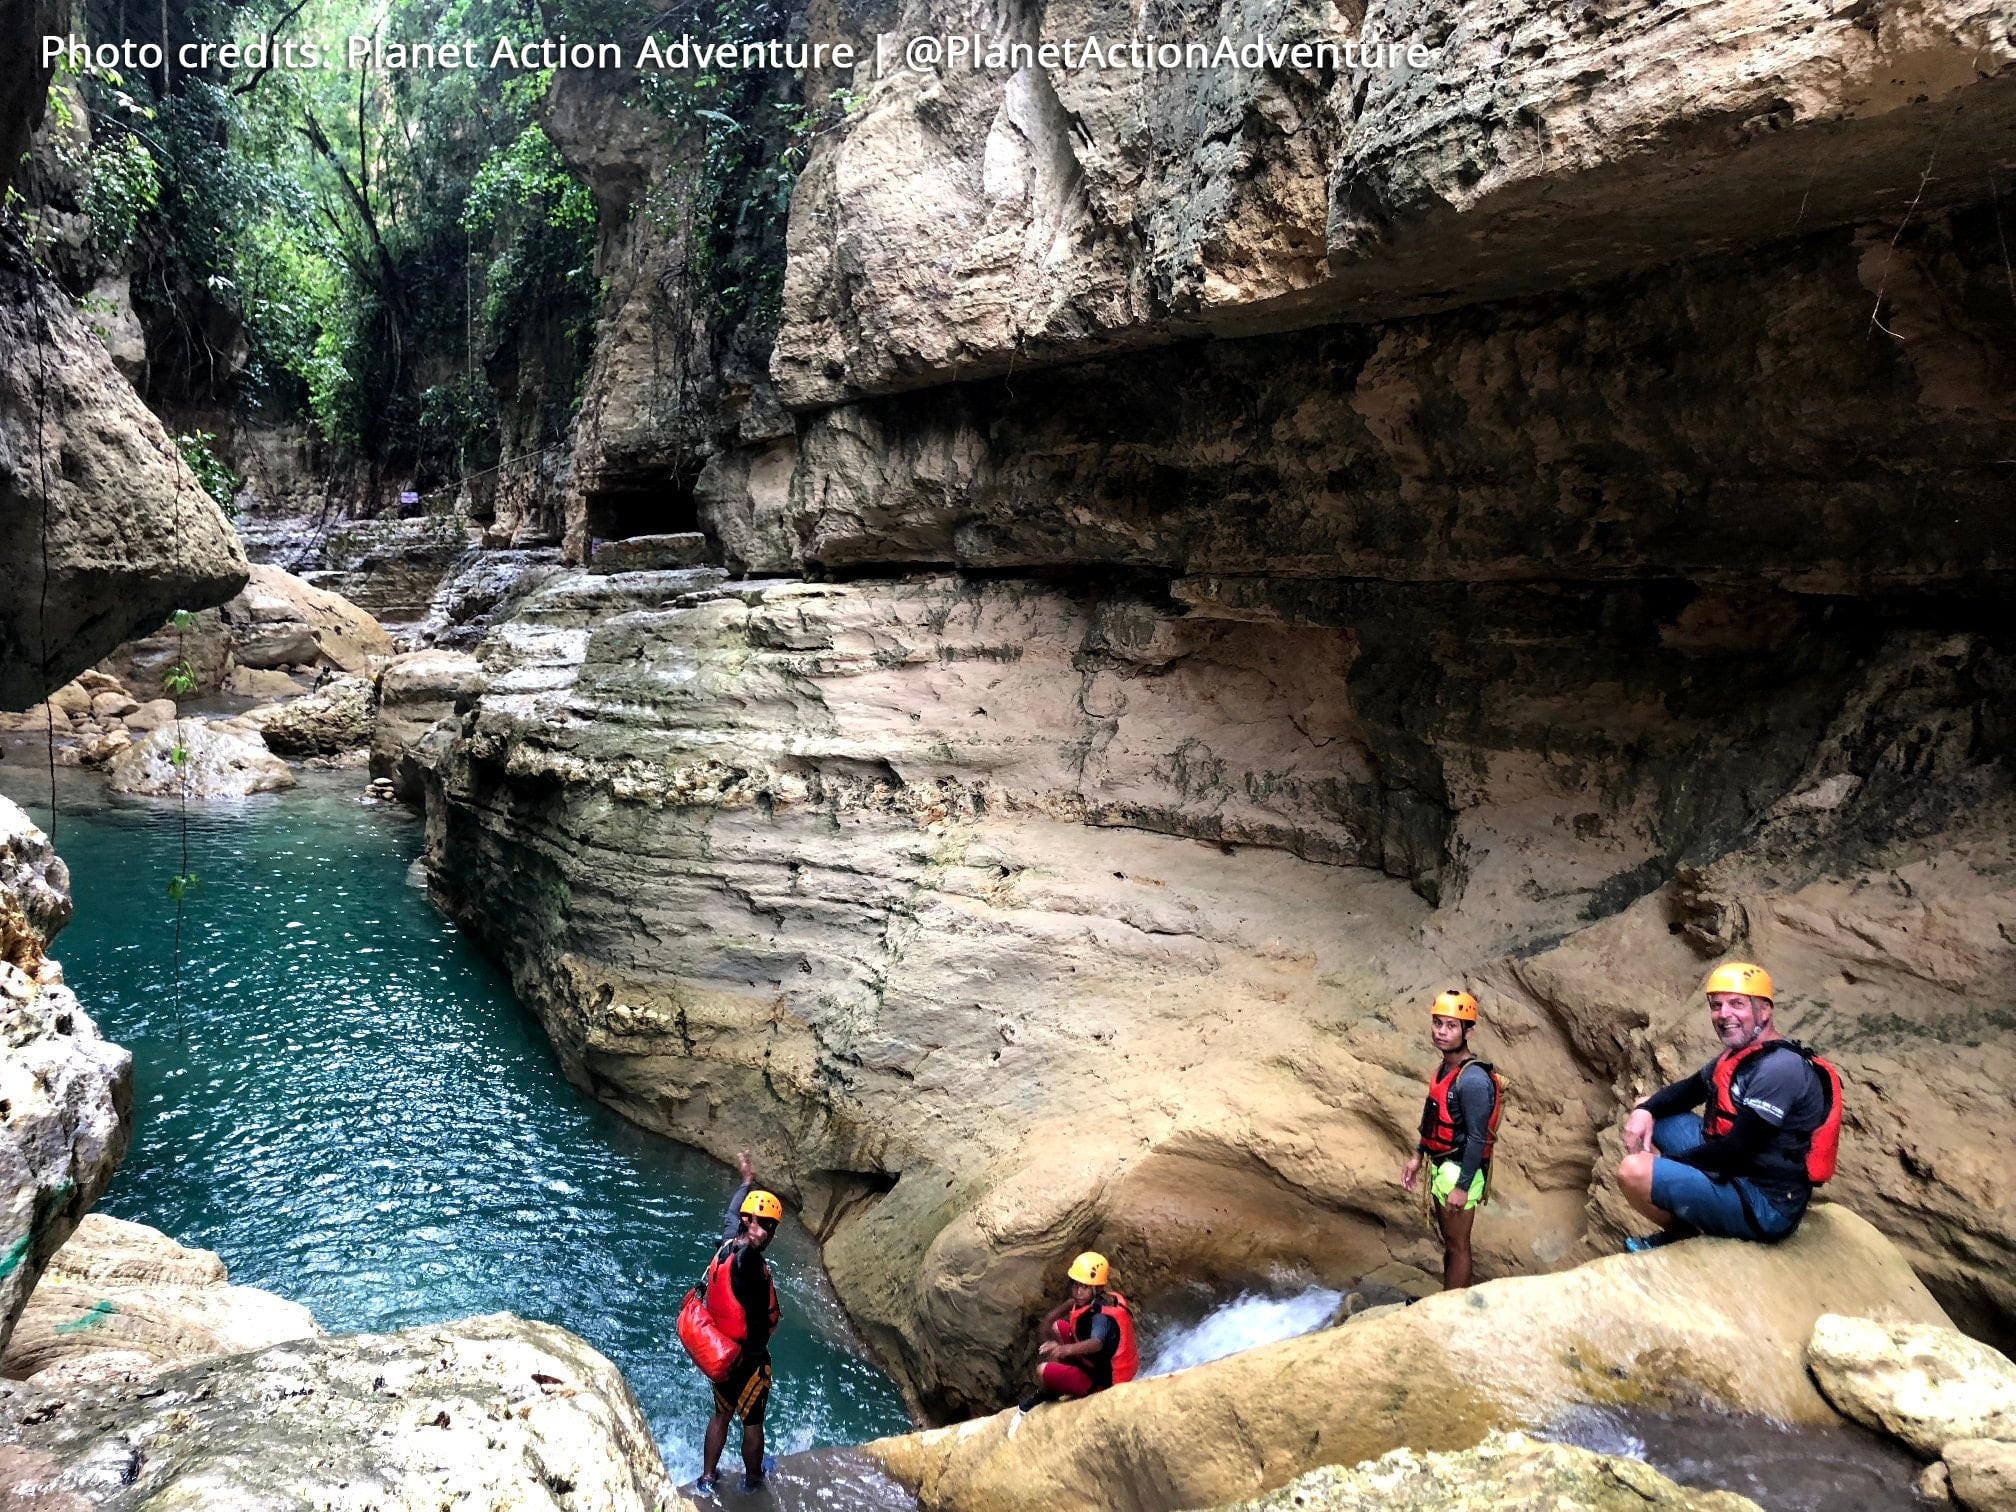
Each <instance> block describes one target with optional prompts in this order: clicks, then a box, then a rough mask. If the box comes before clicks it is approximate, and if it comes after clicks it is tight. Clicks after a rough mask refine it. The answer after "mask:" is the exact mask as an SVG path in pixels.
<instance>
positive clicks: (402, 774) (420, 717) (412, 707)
mask: <svg viewBox="0 0 2016 1512" xmlns="http://www.w3.org/2000/svg"><path fill="white" fill-rule="evenodd" d="M482 683H483V668H482V664H481V663H480V662H478V661H477V660H476V658H475V657H473V656H468V655H465V654H463V653H461V652H458V651H415V652H412V653H410V654H408V655H406V656H400V657H395V658H393V660H392V661H390V662H388V663H387V664H386V666H385V670H384V671H382V672H380V673H379V674H378V719H377V723H376V725H375V726H374V727H373V730H372V734H371V771H372V774H373V775H374V776H376V777H382V778H386V779H388V780H389V781H390V782H391V784H392V788H393V793H394V795H395V796H397V797H398V798H400V799H403V800H405V801H406V802H409V803H411V802H416V801H418V799H419V797H420V792H421V775H420V774H421V767H420V762H419V755H418V753H419V749H420V742H421V741H422V740H423V739H424V738H425V737H426V735H427V732H428V731H429V730H431V729H433V728H434V726H435V725H436V724H438V723H439V722H440V721H442V720H444V719H448V718H451V717H452V716H453V715H454V714H455V713H456V712H457V710H458V709H459V708H461V707H462V706H463V704H464V702H465V701H466V700H468V699H470V698H472V697H473V696H474V695H475V693H476V692H477V691H478V690H480V688H481V687H482Z"/></svg>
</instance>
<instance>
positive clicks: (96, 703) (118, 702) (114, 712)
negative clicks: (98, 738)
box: [91, 691, 140, 720]
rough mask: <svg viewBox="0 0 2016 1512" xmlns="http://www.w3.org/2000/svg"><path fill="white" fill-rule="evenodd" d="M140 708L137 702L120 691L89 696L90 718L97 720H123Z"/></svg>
mask: <svg viewBox="0 0 2016 1512" xmlns="http://www.w3.org/2000/svg"><path fill="white" fill-rule="evenodd" d="M139 707H140V703H139V700H137V699H135V698H133V697H132V696H131V695H129V694H127V693H125V692H120V691H107V692H103V693H94V694H93V695H92V696H91V717H92V718H93V719H98V720H107V719H124V718H125V717H126V716H127V715H128V714H131V713H134V712H135V711H136V710H138V709H139Z"/></svg>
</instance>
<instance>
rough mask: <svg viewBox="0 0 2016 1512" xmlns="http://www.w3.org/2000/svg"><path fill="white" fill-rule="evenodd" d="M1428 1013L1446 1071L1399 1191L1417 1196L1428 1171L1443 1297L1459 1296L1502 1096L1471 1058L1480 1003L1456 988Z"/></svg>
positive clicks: (1435, 1086) (1431, 1082)
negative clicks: (1456, 1293) (1439, 1246)
mask: <svg viewBox="0 0 2016 1512" xmlns="http://www.w3.org/2000/svg"><path fill="white" fill-rule="evenodd" d="M1428 1013H1429V1020H1428V1025H1429V1028H1428V1032H1429V1035H1430V1037H1431V1038H1432V1039H1433V1040H1434V1042H1435V1048H1436V1049H1437V1050H1440V1051H1441V1052H1442V1064H1441V1066H1440V1067H1439V1068H1437V1070H1436V1072H1435V1074H1434V1075H1433V1076H1431V1077H1430V1078H1429V1079H1428V1101H1427V1104H1426V1105H1425V1106H1424V1107H1423V1108H1422V1110H1421V1141H1420V1144H1419V1145H1418V1146H1417V1147H1416V1148H1415V1151H1414V1155H1413V1158H1412V1159H1410V1160H1409V1161H1408V1162H1407V1164H1406V1165H1405V1166H1403V1167H1402V1168H1401V1171H1400V1185H1401V1187H1402V1188H1403V1189H1404V1190H1406V1191H1408V1192H1412V1191H1414V1190H1415V1186H1416V1183H1418V1182H1419V1181H1420V1179H1421V1167H1422V1165H1423V1164H1424V1163H1426V1164H1428V1165H1429V1167H1430V1169H1429V1176H1428V1200H1429V1204H1430V1206H1431V1207H1433V1209H1434V1211H1435V1226H1436V1227H1437V1228H1438V1229H1439V1230H1440V1231H1441V1234H1442V1289H1443V1290H1444V1291H1456V1290H1457V1289H1459V1288H1461V1287H1465V1286H1468V1285H1469V1284H1470V1230H1471V1228H1472V1227H1473V1226H1474V1225H1475V1224H1476V1222H1477V1209H1478V1208H1479V1207H1480V1206H1481V1205H1482V1204H1483V1202H1484V1194H1485V1192H1486V1190H1487V1189H1488V1188H1489V1186H1490V1179H1491V1157H1492V1155H1493V1153H1494V1152H1495V1150H1496V1148H1497V1143H1498V1115H1499V1114H1500V1113H1501V1112H1502V1111H1503V1109H1504V1102H1505V1088H1504V1084H1503V1082H1501V1081H1500V1080H1499V1077H1498V1073H1497V1072H1496V1071H1495V1070H1493V1069H1492V1068H1491V1065H1490V1063H1489V1062H1488V1061H1482V1060H1479V1059H1478V1058H1477V1057H1476V1056H1474V1055H1472V1054H1471V1053H1470V1030H1471V1027H1472V1026H1473V1025H1474V1024H1476V1022H1477V999H1475V998H1474V997H1472V996H1471V995H1470V994H1469V993H1467V992H1465V991H1463V990H1462V989H1461V988H1460V987H1452V988H1450V989H1449V991H1447V992H1445V993H1443V994H1441V996H1439V997H1437V998H1436V999H1435V1002H1434V1004H1433V1005H1432V1006H1431V1007H1430V1008H1429V1010H1428Z"/></svg>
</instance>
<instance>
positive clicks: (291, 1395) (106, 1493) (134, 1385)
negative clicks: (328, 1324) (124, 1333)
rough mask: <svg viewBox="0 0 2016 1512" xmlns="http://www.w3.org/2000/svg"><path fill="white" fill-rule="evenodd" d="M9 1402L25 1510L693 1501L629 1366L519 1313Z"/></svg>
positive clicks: (231, 1510)
mask: <svg viewBox="0 0 2016 1512" xmlns="http://www.w3.org/2000/svg"><path fill="white" fill-rule="evenodd" d="M0 1391H4V1395H0V1439H4V1440H5V1441H6V1442H8V1443H10V1444H12V1445H14V1446H15V1455H16V1458H15V1461H14V1463H13V1465H12V1466H11V1467H10V1471H11V1475H10V1478H11V1479H12V1480H13V1481H14V1484H15V1489H16V1492H17V1494H20V1495H22V1496H24V1497H28V1496H35V1497H41V1498H45V1499H48V1500H54V1499H55V1498H58V1497H60V1496H62V1495H63V1494H65V1493H68V1494H70V1495H73V1496H79V1497H86V1498H88V1499H89V1502H90V1504H92V1505H95V1506H102V1507H112V1508H129V1509H135V1512H137V1509H139V1508H141V1507H143V1506H144V1507H147V1508H150V1509H156V1512H170V1509H177V1512H198V1509H202V1512H253V1509H258V1508H271V1507H341V1508H362V1507H371V1508H375V1509H378V1512H423V1509H424V1512H437V1509H439V1508H441V1507H445V1506H450V1505H454V1506H469V1507H488V1508H496V1509H504V1508H512V1509H525V1512H533V1509H544V1512H562V1509H569V1508H580V1509H594V1512H660V1509H675V1508H687V1507H689V1505H690V1504H689V1503H686V1502H685V1501H683V1500H682V1499H681V1498H680V1497H678V1496H677V1495H675V1494H674V1492H673V1490H672V1487H671V1484H670V1482H669V1481H668V1479H667V1477H666V1474H665V1468H664V1465H663V1463H662V1462H661V1461H660V1460H659V1458H658V1450H657V1447H656V1446H655V1444H654V1443H653V1442H652V1438H651V1431H650V1429H649V1427H648V1426H647V1425H646V1423H645V1421H644V1417H643V1414H642V1413H641V1412H640V1411H639V1410H638V1407H637V1403H636V1399H635V1398H634V1397H632V1396H631V1394H630V1389H629V1387H628V1386H627V1385H625V1384H624V1381H623V1377H622V1375H621V1374H620V1373H619V1372H618V1371H617V1369H616V1367H615V1366H613V1365H611V1364H610V1363H609V1361H607V1360H606V1359H604V1358H603V1357H602V1356H601V1355H600V1354H598V1353H596V1352H595V1350H593V1349H592V1348H590V1347H589V1346H588V1345H587V1344H586V1343H584V1342H583V1341H582V1340H580V1339H578V1338H576V1337H575V1336H574V1335H572V1334H570V1333H567V1332H566V1331H564V1330H562V1329H559V1328H555V1327H553V1326H551V1325H550V1324H545V1323H533V1322H527V1321H524V1320H522V1319H519V1318H515V1317H512V1316H510V1315H508V1314H496V1315H493V1316H490V1317H482V1318H467V1319H463V1320H461V1321H459V1322H456V1323H448V1324H441V1325H434V1326H429V1327H424V1328H409V1329H406V1330H404V1331H403V1332H400V1333H393V1334H356V1335H350V1336H347V1337H342V1338H313V1339H297V1340H294V1341H291V1342H288V1343H284V1344H279V1345H276V1346H274V1347H272V1348H269V1349H264V1350H261V1351H259V1352H257V1353H254V1354H236V1355H229V1356H224V1357H220V1358H214V1359H208V1360H202V1361H198V1362H196V1363H193V1364H189V1365H184V1366H181V1367H179V1368H176V1369H172V1370H168V1371H165V1372H162V1373H159V1374H155V1375H152V1376H150V1377H146V1378H144V1379H142V1380H139V1381H126V1380H117V1379H115V1380H108V1381H98V1382H77V1383H72V1384H67V1385H64V1386H62V1387H60V1389H56V1390H43V1389H40V1388H39V1387H38V1386H37V1385H36V1384H34V1383H28V1384H19V1383H6V1385H5V1386H4V1387H0ZM108 1464H110V1465H112V1466H114V1467H115V1471H114V1473H113V1474H111V1475H110V1476H109V1477H108V1475H107V1469H106V1467H107V1465H108ZM48 1500H45V1501H42V1502H38V1503H37V1505H45V1504H48ZM57 1504H58V1505H60V1504H61V1503H60V1502H59V1503H57Z"/></svg>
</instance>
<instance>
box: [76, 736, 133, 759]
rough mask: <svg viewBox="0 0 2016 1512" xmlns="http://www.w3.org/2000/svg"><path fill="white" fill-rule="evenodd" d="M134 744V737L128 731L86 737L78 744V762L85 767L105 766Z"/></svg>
mask: <svg viewBox="0 0 2016 1512" xmlns="http://www.w3.org/2000/svg"><path fill="white" fill-rule="evenodd" d="M131 744H133V736H132V734H131V733H130V732H129V731H126V730H123V729H121V730H108V731H106V732H105V733H104V734H102V735H94V736H89V737H86V738H84V739H82V740H80V741H79V743H78V752H77V755H78V760H79V761H81V762H82V763H83V764H84V765H85V766H104V765H105V764H106V763H107V762H109V761H111V760H112V758H113V757H115V756H117V755H118V754H119V753H120V752H121V751H123V750H125V749H126V748H127V747H128V746H130V745H131Z"/></svg>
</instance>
